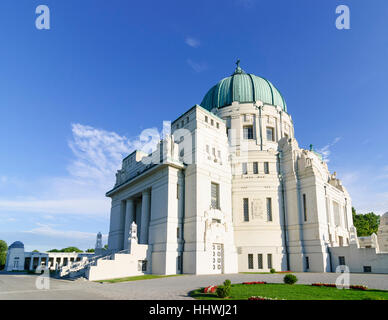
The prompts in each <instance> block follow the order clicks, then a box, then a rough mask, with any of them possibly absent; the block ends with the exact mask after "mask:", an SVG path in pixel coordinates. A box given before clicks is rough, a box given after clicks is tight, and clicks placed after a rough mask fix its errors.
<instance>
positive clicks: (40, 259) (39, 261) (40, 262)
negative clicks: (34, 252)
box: [38, 256, 42, 267]
mask: <svg viewBox="0 0 388 320" xmlns="http://www.w3.org/2000/svg"><path fill="white" fill-rule="evenodd" d="M41 264H42V257H41V256H39V258H38V267H40V266H41Z"/></svg>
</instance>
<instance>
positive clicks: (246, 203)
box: [243, 198, 249, 221]
mask: <svg viewBox="0 0 388 320" xmlns="http://www.w3.org/2000/svg"><path fill="white" fill-rule="evenodd" d="M243 202H244V205H243V206H244V221H249V201H248V198H244V201H243Z"/></svg>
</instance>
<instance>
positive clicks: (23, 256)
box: [5, 241, 94, 271]
mask: <svg viewBox="0 0 388 320" xmlns="http://www.w3.org/2000/svg"><path fill="white" fill-rule="evenodd" d="M15 244H17V245H16V246H15ZM93 256H94V253H86V252H82V253H78V252H25V251H24V245H23V244H22V243H21V242H20V241H16V242H14V243H13V244H12V245H10V246H9V248H8V251H7V258H6V264H5V271H24V270H25V271H35V270H36V269H37V268H38V267H39V266H41V267H46V268H48V269H49V270H52V271H54V270H59V269H61V268H62V267H64V266H70V265H71V264H73V263H75V262H79V261H81V260H82V259H89V258H91V257H93Z"/></svg>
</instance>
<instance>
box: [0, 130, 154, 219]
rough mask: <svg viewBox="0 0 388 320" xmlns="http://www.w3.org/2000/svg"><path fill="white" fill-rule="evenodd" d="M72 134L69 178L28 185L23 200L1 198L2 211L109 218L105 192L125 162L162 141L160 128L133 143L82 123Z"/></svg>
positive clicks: (44, 180) (45, 180)
mask: <svg viewBox="0 0 388 320" xmlns="http://www.w3.org/2000/svg"><path fill="white" fill-rule="evenodd" d="M72 133H73V136H72V139H71V140H70V141H69V142H68V145H69V147H70V148H71V150H72V151H73V155H74V158H73V159H72V160H71V161H70V163H69V165H68V167H67V169H68V172H69V175H68V176H63V177H49V178H45V179H40V180H39V181H33V182H29V183H27V182H25V184H24V189H25V190H24V191H25V192H24V196H23V197H17V198H13V199H4V198H3V199H2V198H0V212H10V211H11V212H16V211H17V212H33V213H40V214H85V215H94V216H95V215H99V216H109V210H110V199H108V198H106V197H105V193H106V192H107V191H108V190H110V189H111V188H112V187H113V185H114V182H115V173H116V171H117V170H118V169H119V168H120V166H121V161H122V159H123V158H124V157H125V156H127V155H128V154H129V153H131V152H132V151H133V150H135V149H138V150H143V151H145V152H150V151H151V150H153V149H154V148H155V146H156V144H157V142H158V141H159V140H160V135H159V132H158V130H157V129H156V128H151V129H146V130H143V132H142V133H141V134H140V135H139V136H138V137H136V138H135V139H133V140H131V139H129V138H127V137H125V136H120V135H119V134H117V133H115V132H110V131H106V130H102V129H97V128H94V127H91V126H86V125H82V124H72ZM31 190H32V191H31ZM35 190H39V193H38V194H36V191H35Z"/></svg>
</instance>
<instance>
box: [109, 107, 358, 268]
mask: <svg viewBox="0 0 388 320" xmlns="http://www.w3.org/2000/svg"><path fill="white" fill-rule="evenodd" d="M267 131H269V132H267ZM171 132H172V136H171V138H169V137H167V138H166V140H164V141H162V142H161V144H160V145H158V148H157V150H156V151H155V152H153V153H152V154H151V155H149V156H148V155H146V154H144V153H142V152H139V151H137V152H134V153H132V154H131V155H129V156H128V157H127V158H125V159H124V160H123V166H122V168H121V169H120V170H119V171H118V174H117V183H116V185H115V187H114V189H112V190H111V191H109V192H108V193H107V195H108V196H109V197H111V198H112V210H111V224H110V232H109V239H108V245H109V249H110V250H111V251H113V252H118V251H121V250H125V249H126V248H127V247H126V246H127V243H128V241H127V239H128V234H129V233H128V230H129V225H130V224H131V223H132V221H135V222H136V223H137V225H138V226H139V232H138V237H139V239H140V241H139V243H140V244H147V245H148V250H149V251H150V254H149V256H150V257H151V258H150V259H151V261H148V265H149V268H150V269H149V272H150V273H155V274H176V273H191V274H211V273H234V272H249V271H268V270H269V269H271V268H274V269H276V270H292V271H315V272H324V271H330V270H331V266H330V257H329V253H328V252H329V251H328V248H329V247H332V246H346V245H348V244H349V237H350V235H349V229H350V227H351V226H352V225H353V223H352V215H351V199H350V196H349V194H348V193H347V191H346V189H345V188H344V187H343V186H342V184H341V182H340V181H339V180H338V179H337V178H336V176H335V174H330V172H329V171H328V168H327V165H326V163H325V162H324V161H322V160H321V158H320V156H319V155H318V154H317V153H315V152H314V151H313V150H304V149H301V148H299V146H298V143H297V141H296V140H295V137H294V127H293V122H292V119H291V116H290V115H289V114H288V113H286V112H284V111H282V110H281V108H280V107H277V106H273V105H268V104H263V103H262V102H260V101H257V102H255V103H238V102H233V103H232V105H230V106H227V107H224V108H221V109H215V110H212V112H209V111H207V110H205V109H203V108H202V107H200V106H198V105H197V106H194V107H193V108H191V109H190V110H188V111H187V112H186V113H184V114H183V115H182V116H180V117H179V118H178V119H176V120H175V121H174V122H173V123H172V126H171ZM161 150H164V151H163V153H162V155H161ZM151 159H153V160H154V161H152V162H151ZM159 160H163V161H162V162H160V161H159ZM212 188H213V191H215V192H216V193H217V195H216V196H215V198H216V200H215V201H216V202H217V203H212ZM213 200H214V199H213ZM213 202H214V201H213ZM213 259H214V260H213ZM218 259H220V260H218ZM135 260H136V259H135Z"/></svg>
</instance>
